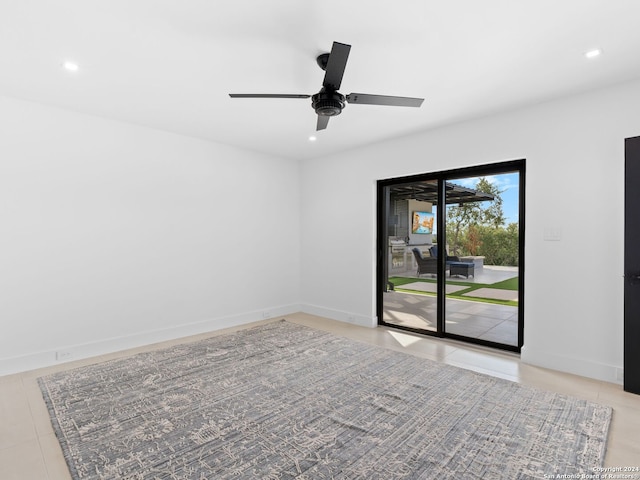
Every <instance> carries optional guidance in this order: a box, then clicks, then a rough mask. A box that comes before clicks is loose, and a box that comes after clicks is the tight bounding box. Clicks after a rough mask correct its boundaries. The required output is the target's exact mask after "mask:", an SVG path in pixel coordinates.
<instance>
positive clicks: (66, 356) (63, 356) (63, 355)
mask: <svg viewBox="0 0 640 480" xmlns="http://www.w3.org/2000/svg"><path fill="white" fill-rule="evenodd" d="M72 357H73V354H72V353H71V352H70V351H68V350H60V351H58V352H56V360H58V361H59V362H62V361H65V360H70V359H71V358H72Z"/></svg>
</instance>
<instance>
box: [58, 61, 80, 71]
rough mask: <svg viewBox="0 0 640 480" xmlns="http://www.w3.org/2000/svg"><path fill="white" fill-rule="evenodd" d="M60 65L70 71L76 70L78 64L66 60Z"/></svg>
mask: <svg viewBox="0 0 640 480" xmlns="http://www.w3.org/2000/svg"><path fill="white" fill-rule="evenodd" d="M62 67H63V68H64V69H65V70H68V71H70V72H77V71H78V68H79V67H78V64H77V63H74V62H70V61H66V62H64V63H63V64H62Z"/></svg>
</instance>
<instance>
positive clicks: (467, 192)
mask: <svg viewBox="0 0 640 480" xmlns="http://www.w3.org/2000/svg"><path fill="white" fill-rule="evenodd" d="M389 193H390V196H391V199H392V200H419V201H421V202H431V203H432V204H433V205H437V204H438V182H437V181H433V180H431V181H425V182H416V183H407V184H403V185H394V186H393V187H391V188H390V192H389ZM445 194H446V204H447V205H450V204H456V203H457V204H461V203H470V202H488V201H492V200H494V199H495V197H494V195H492V194H490V193H484V192H479V191H478V190H474V189H472V188H467V187H463V186H461V185H456V184H455V183H451V182H445Z"/></svg>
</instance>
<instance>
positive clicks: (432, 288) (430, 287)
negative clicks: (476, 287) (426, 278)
mask: <svg viewBox="0 0 640 480" xmlns="http://www.w3.org/2000/svg"><path fill="white" fill-rule="evenodd" d="M445 286H446V292H447V293H453V292H458V291H460V290H465V289H467V288H469V287H467V286H464V285H462V286H461V285H450V284H447V285H445ZM397 288H404V289H406V290H415V291H417V292H431V293H436V291H437V290H436V289H437V288H438V284H437V283H430V282H413V283H406V284H404V285H398V287H397Z"/></svg>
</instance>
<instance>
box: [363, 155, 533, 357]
mask: <svg viewBox="0 0 640 480" xmlns="http://www.w3.org/2000/svg"><path fill="white" fill-rule="evenodd" d="M525 167H526V161H525V159H520V160H510V161H506V162H498V163H490V164H485V165H478V166H473V167H465V168H457V169H452V170H446V171H439V172H433V173H423V174H418V175H411V176H407V177H395V178H389V179H384V180H378V182H377V226H376V227H377V228H376V233H377V235H376V251H377V268H376V276H377V278H376V315H377V317H378V325H384V326H387V327H392V328H397V329H400V330H408V331H411V332H414V333H419V334H424V335H429V336H435V337H444V338H451V339H454V340H461V341H464V342H467V343H473V344H478V345H483V346H488V347H492V348H498V349H501V350H508V351H513V352H518V353H520V350H521V348H522V345H523V344H524V267H525V265H524V257H525V255H524V232H525V171H526V168H525ZM516 171H517V172H518V173H519V191H518V195H519V198H518V217H519V218H518V249H519V265H518V269H519V271H518V297H519V299H518V344H517V346H513V345H505V344H501V343H495V342H489V341H487V340H481V339H479V338H470V337H465V336H461V335H455V334H452V333H447V332H446V331H445V328H444V322H445V310H444V309H445V300H446V295H445V284H446V279H445V276H444V273H445V260H446V259H445V256H444V255H439V257H438V258H439V260H440V261H439V263H438V275H437V280H438V284H437V331H435V332H433V331H429V330H421V329H415V328H411V327H406V326H402V325H394V324H390V323H386V322H384V320H383V294H384V292H385V291H386V290H387V288H388V285H387V276H388V272H387V270H388V267H387V263H388V261H387V258H388V248H389V242H388V235H387V232H388V228H387V227H388V226H387V220H388V216H387V210H388V204H389V198H388V195H387V194H386V192H387V187H390V186H393V185H401V184H404V183H414V182H423V181H428V180H431V181H433V180H437V181H438V193H439V198H440V199H444V198H446V196H445V180H447V179H450V178H459V177H465V176H468V177H482V176H487V175H497V174H504V173H508V172H516ZM437 208H438V210H437V212H438V243H440V242H441V241H442V240H444V241H445V242H446V238H445V235H446V233H445V230H446V228H445V226H446V212H445V208H446V202H445V201H441V200H439V201H438V205H437ZM441 239H442V240H441Z"/></svg>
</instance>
